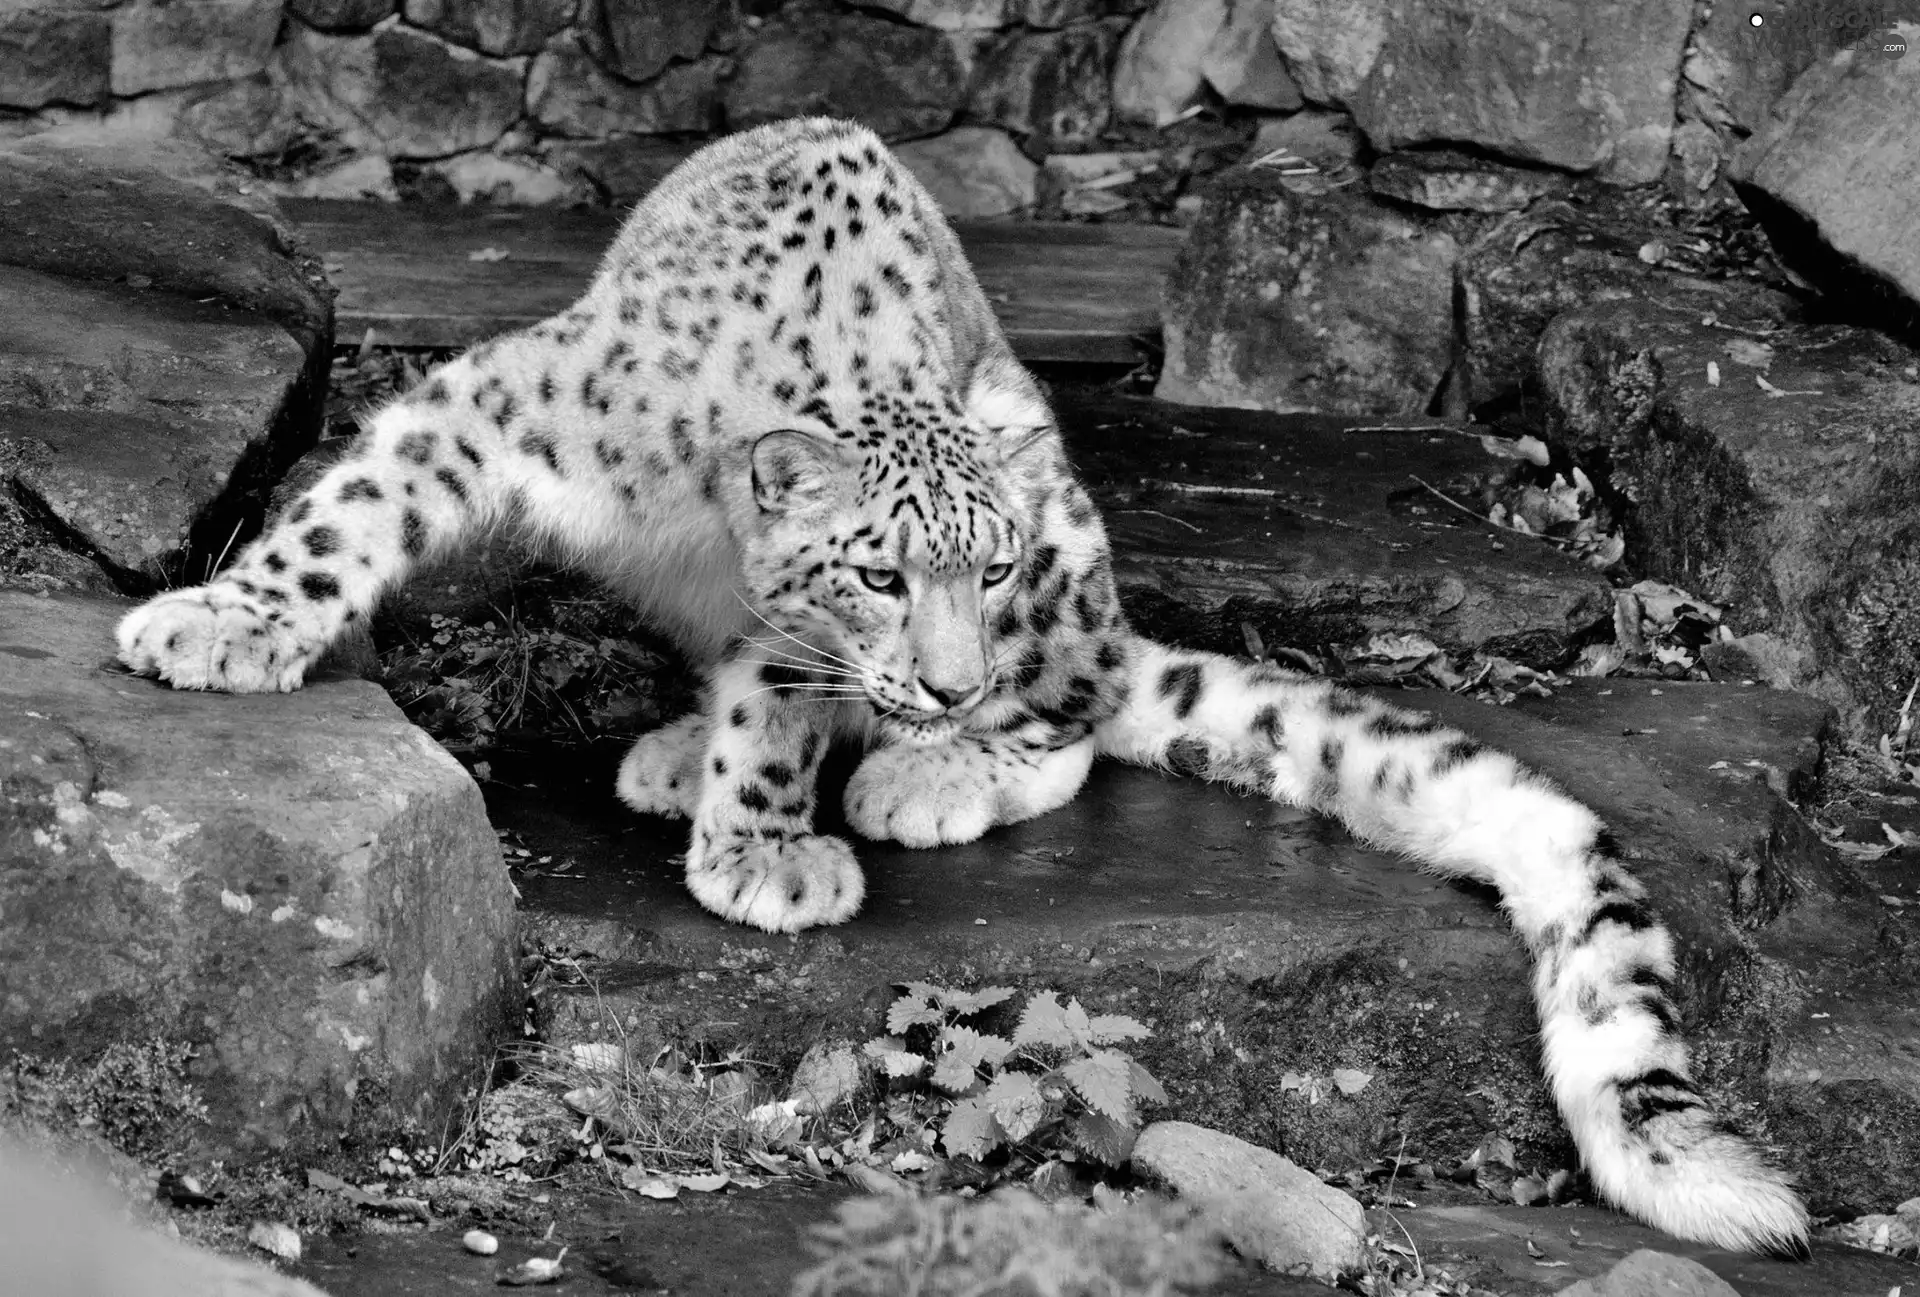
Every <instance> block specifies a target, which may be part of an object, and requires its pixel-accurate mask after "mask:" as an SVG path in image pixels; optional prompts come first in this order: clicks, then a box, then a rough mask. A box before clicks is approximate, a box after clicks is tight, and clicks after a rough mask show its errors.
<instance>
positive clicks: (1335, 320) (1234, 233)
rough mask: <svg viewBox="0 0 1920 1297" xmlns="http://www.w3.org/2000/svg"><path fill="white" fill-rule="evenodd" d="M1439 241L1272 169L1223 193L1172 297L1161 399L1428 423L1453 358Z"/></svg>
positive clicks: (1220, 186) (1216, 189)
mask: <svg viewBox="0 0 1920 1297" xmlns="http://www.w3.org/2000/svg"><path fill="white" fill-rule="evenodd" d="M1457 255H1458V248H1457V246H1456V245H1455V243H1454V241H1453V238H1452V237H1451V236H1450V235H1448V234H1446V233H1445V232H1442V231H1429V230H1424V229H1422V228H1421V227H1420V226H1418V225H1415V224H1414V223H1413V222H1411V221H1409V220H1408V219H1407V218H1405V217H1403V216H1401V215H1398V214H1397V213H1394V212H1392V211H1390V210H1387V209H1385V208H1383V207H1381V206H1379V205H1376V204H1375V203H1373V202H1372V201H1371V200H1370V199H1368V198H1367V197H1366V196H1364V195H1360V194H1353V193H1350V192H1345V191H1334V192H1329V193H1325V194H1315V195H1309V194H1301V193H1296V192H1293V191H1292V190H1291V189H1289V188H1288V187H1287V186H1286V184H1285V183H1284V178H1283V177H1280V176H1278V175H1277V174H1276V173H1274V172H1272V171H1269V170H1266V169H1262V168H1249V169H1245V170H1241V171H1236V172H1232V173H1229V174H1228V175H1226V176H1225V177H1223V178H1222V179H1220V180H1218V181H1216V182H1215V184H1214V186H1213V188H1212V189H1211V190H1210V191H1209V192H1208V193H1207V195H1206V204H1205V206H1204V207H1203V208H1202V210H1201V213H1200V216H1199V218H1198V219H1197V220H1196V221H1195V223H1194V225H1193V226H1192V228H1191V230H1190V231H1189V233H1188V236H1187V242H1186V245H1185V246H1184V247H1183V248H1182V250H1181V253H1180V258H1179V260H1178V261H1177V263H1176V264H1175V267H1174V270H1173V272H1172V273H1171V274H1170V275H1169V276H1168V277H1167V286H1166V291H1165V297H1164V299H1163V303H1164V305H1163V311H1162V317H1163V328H1164V330H1165V335H1166V364H1165V367H1164V368H1163V369H1162V371H1161V375H1160V382H1159V385H1158V387H1157V388H1156V389H1155V394H1156V395H1158V396H1160V397H1161V398H1162V399H1164V400H1169V401H1183V402H1186V403H1187V404H1190V405H1227V406H1237V407H1242V408H1249V409H1265V410H1329V411H1340V412H1343V413H1349V414H1370V415H1405V414H1421V413H1424V412H1425V411H1426V409H1427V407H1428V405H1429V403H1430V402H1431V401H1432V399H1433V398H1434V395H1435V393H1436V392H1437V391H1438V389H1439V386H1440V382H1441V379H1442V378H1443V377H1444V376H1445V374H1446V372H1447V368H1448V365H1449V363H1450V361H1451V357H1452V348H1453V265H1454V261H1455V258H1456V257H1457Z"/></svg>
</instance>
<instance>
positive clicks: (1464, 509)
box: [1407, 473, 1575, 546]
mask: <svg viewBox="0 0 1920 1297" xmlns="http://www.w3.org/2000/svg"><path fill="white" fill-rule="evenodd" d="M1407 476H1408V477H1411V478H1413V480H1414V481H1416V482H1418V483H1420V485H1421V486H1424V487H1426V488H1427V490H1429V491H1431V492H1433V493H1434V494H1435V495H1436V496H1438V497H1439V498H1440V499H1442V500H1444V501H1446V502H1447V503H1448V504H1450V505H1452V506H1453V507H1454V508H1456V509H1458V510H1459V511H1460V512H1461V513H1464V514H1466V515H1467V516H1468V517H1469V518H1476V519H1478V520H1479V521H1481V522H1484V523H1486V524H1487V526H1489V527H1498V528H1499V529H1500V530H1501V531H1510V532H1512V533H1513V534H1514V535H1516V536H1525V537H1526V538H1527V539H1528V540H1544V541H1545V542H1547V544H1549V545H1561V546H1565V545H1571V544H1574V543H1575V542H1573V541H1571V540H1568V539H1566V538H1565V537H1561V536H1548V535H1544V534H1542V533H1540V532H1537V531H1521V530H1520V529H1519V528H1518V527H1509V526H1507V524H1506V523H1504V522H1495V521H1494V520H1493V519H1491V518H1489V517H1487V516H1486V515H1485V514H1483V513H1480V512H1478V511H1477V510H1475V509H1473V508H1471V507H1469V506H1467V505H1464V504H1462V503H1460V502H1459V501H1458V500H1456V499H1454V498H1453V497H1452V496H1450V495H1448V494H1447V493H1446V492H1445V491H1442V490H1441V489H1440V488H1439V487H1437V486H1435V485H1434V484H1433V483H1431V482H1429V481H1427V480H1426V479H1425V478H1422V477H1420V476H1418V475H1417V474H1414V473H1409V474H1407Z"/></svg>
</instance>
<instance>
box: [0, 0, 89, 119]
mask: <svg viewBox="0 0 1920 1297" xmlns="http://www.w3.org/2000/svg"><path fill="white" fill-rule="evenodd" d="M104 7H105V6H104V5H103V6H93V5H69V4H60V3H47V4H41V5H9V6H8V7H7V9H6V11H5V12H4V13H0V107H5V108H41V107H44V106H45V105H47V104H94V103H98V102H100V100H101V99H103V98H105V97H106V94H107V89H108V80H109V77H110V74H111V68H112V61H113V20H112V18H111V17H110V16H109V15H107V14H106V13H104V12H101V10H102V9H104Z"/></svg>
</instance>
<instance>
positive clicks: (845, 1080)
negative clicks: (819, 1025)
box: [787, 1040, 873, 1115]
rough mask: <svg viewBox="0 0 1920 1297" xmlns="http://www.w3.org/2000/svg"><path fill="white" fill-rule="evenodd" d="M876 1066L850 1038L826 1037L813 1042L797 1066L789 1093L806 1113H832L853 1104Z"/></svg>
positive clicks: (799, 1109) (797, 1106)
mask: <svg viewBox="0 0 1920 1297" xmlns="http://www.w3.org/2000/svg"><path fill="white" fill-rule="evenodd" d="M872 1073H873V1066H872V1064H871V1063H869V1062H868V1061H867V1060H866V1059H865V1058H863V1057H862V1056H861V1053H860V1047H859V1046H858V1045H855V1044H853V1043H852V1042H851V1041H846V1040H823V1041H820V1042H819V1043H818V1044H815V1045H810V1046H808V1048H807V1052H806V1053H804V1054H802V1055H801V1056H800V1062H799V1065H798V1066H796V1067H795V1068H794V1069H793V1080H792V1082H791V1083H790V1084H789V1085H788V1087H787V1096H788V1097H789V1098H791V1099H793V1100H794V1101H795V1104H796V1108H797V1110H798V1111H799V1112H800V1113H802V1114H803V1115H812V1114H814V1113H828V1112H832V1111H833V1110H834V1109H835V1108H838V1107H840V1106H841V1105H842V1104H847V1103H851V1102H852V1101H853V1099H854V1097H855V1096H856V1095H858V1094H859V1093H860V1087H861V1086H863V1085H865V1084H866V1083H867V1078H868V1077H869V1076H870V1075H872Z"/></svg>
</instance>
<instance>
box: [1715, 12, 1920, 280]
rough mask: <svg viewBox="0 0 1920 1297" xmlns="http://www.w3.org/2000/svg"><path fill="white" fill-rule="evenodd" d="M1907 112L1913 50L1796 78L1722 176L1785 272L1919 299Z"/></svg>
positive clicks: (1914, 142)
mask: <svg viewBox="0 0 1920 1297" xmlns="http://www.w3.org/2000/svg"><path fill="white" fill-rule="evenodd" d="M1908 29H1909V32H1910V34H1915V35H1920V27H1913V26H1912V25H1911V24H1909V28H1908ZM1916 114H1920V77H1917V76H1915V75H1914V60H1913V58H1911V57H1909V58H1900V59H1891V58H1887V57H1885V56H1883V55H1881V54H1879V53H1877V52H1875V53H1866V52H1863V51H1861V50H1857V49H1853V50H1847V51H1844V52H1842V53H1840V54H1837V55H1835V56H1834V57H1832V58H1831V59H1828V60H1827V61H1826V62H1824V63H1822V64H1820V65H1819V66H1817V67H1816V68H1814V69H1812V70H1810V71H1809V72H1808V73H1807V74H1806V75H1805V76H1803V77H1802V78H1801V79H1800V80H1799V81H1798V82H1796V83H1795V84H1794V87H1793V90H1792V91H1791V92H1790V93H1789V94H1788V95H1787V97H1786V98H1785V99H1783V100H1781V101H1780V103H1779V104H1778V105H1777V106H1776V108H1775V110H1774V115H1773V117H1772V119H1771V120H1770V121H1769V122H1768V123H1767V125H1766V126H1765V127H1764V128H1763V129H1762V130H1760V131H1759V132H1758V133H1757V134H1755V135H1754V137H1753V138H1752V139H1751V140H1749V141H1748V142H1747V145H1746V147H1745V148H1743V149H1742V150H1741V151H1740V153H1739V154H1738V156H1736V157H1735V159H1734V166H1733V170H1732V173H1731V178H1732V180H1733V182H1734V184H1735V186H1736V187H1737V188H1738V189H1739V190H1740V194H1741V197H1742V198H1744V199H1745V200H1746V202H1747V204H1748V206H1750V207H1752V208H1753V209H1754V210H1755V212H1756V213H1757V214H1758V215H1759V216H1760V217H1761V219H1762V221H1763V222H1765V223H1766V225H1767V229H1768V233H1769V234H1770V235H1771V236H1772V238H1773V242H1774V246H1775V247H1776V248H1777V249H1778V250H1779V251H1780V253H1781V254H1782V257H1783V259H1784V260H1786V261H1788V262H1789V264H1792V265H1793V266H1794V268H1795V269H1797V270H1799V271H1800V272H1801V273H1802V274H1803V275H1805V276H1806V277H1808V278H1810V279H1812V280H1814V281H1815V282H1816V283H1820V284H1822V285H1824V286H1825V287H1827V288H1829V289H1830V290H1832V291H1835V292H1842V293H1844V292H1846V291H1847V290H1849V289H1852V288H1857V287H1859V286H1860V284H1861V283H1862V281H1864V282H1865V283H1866V284H1867V285H1868V286H1869V287H1870V288H1878V289H1882V290H1884V289H1888V288H1890V289H1892V290H1893V291H1894V292H1897V293H1898V294H1900V295H1901V296H1903V297H1904V298H1905V300H1906V308H1907V310H1908V311H1909V312H1910V311H1911V309H1912V307H1913V305H1915V304H1920V139H1916V138H1915V135H1914V132H1913V131H1911V130H1909V129H1908V127H1909V125H1910V124H1911V123H1912V122H1913V120H1914V118H1915V115H1916ZM1809 232H1811V233H1812V235H1814V236H1815V239H1817V242H1815V241H1814V240H1810V239H1809V238H1808V237H1807V236H1808V233H1809Z"/></svg>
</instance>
